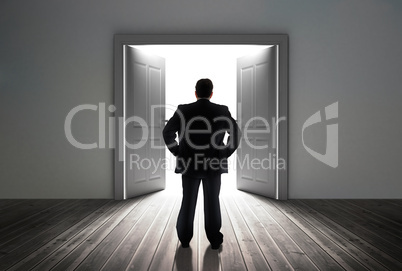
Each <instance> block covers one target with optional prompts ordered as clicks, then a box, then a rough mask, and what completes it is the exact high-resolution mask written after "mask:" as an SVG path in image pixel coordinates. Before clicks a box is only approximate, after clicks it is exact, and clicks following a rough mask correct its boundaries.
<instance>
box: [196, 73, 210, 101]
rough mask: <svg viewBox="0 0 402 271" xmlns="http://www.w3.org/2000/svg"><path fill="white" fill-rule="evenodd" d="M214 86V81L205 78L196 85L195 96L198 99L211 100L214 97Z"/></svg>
mask: <svg viewBox="0 0 402 271" xmlns="http://www.w3.org/2000/svg"><path fill="white" fill-rule="evenodd" d="M213 88H214V86H213V85H212V81H211V80H209V79H207V78H205V79H200V80H198V82H197V84H196V85H195V96H196V97H197V99H201V98H207V99H209V98H211V97H212V89H213Z"/></svg>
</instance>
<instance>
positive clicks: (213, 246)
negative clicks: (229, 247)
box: [211, 244, 221, 250]
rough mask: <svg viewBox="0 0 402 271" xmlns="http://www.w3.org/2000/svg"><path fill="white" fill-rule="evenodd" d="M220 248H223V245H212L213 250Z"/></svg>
mask: <svg viewBox="0 0 402 271" xmlns="http://www.w3.org/2000/svg"><path fill="white" fill-rule="evenodd" d="M220 246H221V244H211V248H212V249H213V250H217V249H219V247H220Z"/></svg>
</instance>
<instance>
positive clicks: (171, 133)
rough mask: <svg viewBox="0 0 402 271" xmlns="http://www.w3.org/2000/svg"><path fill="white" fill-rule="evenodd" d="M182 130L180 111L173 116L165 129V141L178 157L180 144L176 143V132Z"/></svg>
mask: <svg viewBox="0 0 402 271" xmlns="http://www.w3.org/2000/svg"><path fill="white" fill-rule="evenodd" d="M179 129H180V116H179V109H177V110H176V112H175V113H174V114H173V117H172V118H171V119H170V120H169V121H168V122H167V123H166V125H165V128H163V140H164V141H165V144H166V146H167V148H168V149H169V151H170V152H171V153H172V154H173V155H174V156H177V155H178V154H179V144H178V143H177V141H176V132H179Z"/></svg>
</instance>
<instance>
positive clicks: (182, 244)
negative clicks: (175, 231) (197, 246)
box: [181, 243, 190, 248]
mask: <svg viewBox="0 0 402 271" xmlns="http://www.w3.org/2000/svg"><path fill="white" fill-rule="evenodd" d="M189 246H190V244H189V243H181V247H182V248H188V247H189Z"/></svg>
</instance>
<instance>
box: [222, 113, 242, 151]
mask: <svg viewBox="0 0 402 271" xmlns="http://www.w3.org/2000/svg"><path fill="white" fill-rule="evenodd" d="M227 117H228V118H229V121H230V123H231V124H229V127H228V130H227V133H228V134H229V137H228V140H227V148H225V149H224V150H225V152H226V153H225V157H229V156H231V155H232V154H233V153H234V152H235V150H236V149H237V147H239V144H240V137H241V131H240V128H239V126H238V125H237V122H236V121H235V120H234V119H233V118H232V116H231V114H230V112H229V109H227Z"/></svg>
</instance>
